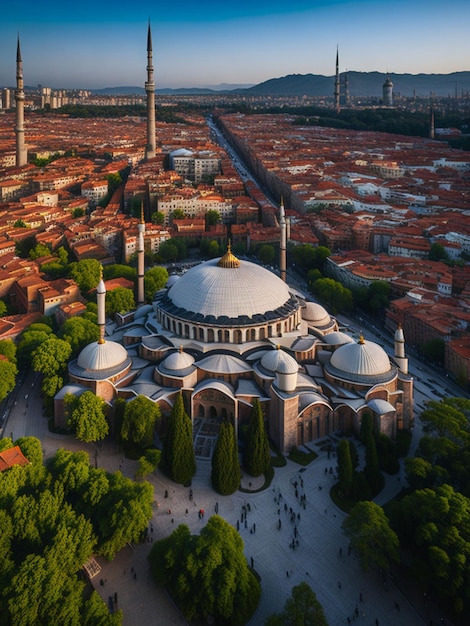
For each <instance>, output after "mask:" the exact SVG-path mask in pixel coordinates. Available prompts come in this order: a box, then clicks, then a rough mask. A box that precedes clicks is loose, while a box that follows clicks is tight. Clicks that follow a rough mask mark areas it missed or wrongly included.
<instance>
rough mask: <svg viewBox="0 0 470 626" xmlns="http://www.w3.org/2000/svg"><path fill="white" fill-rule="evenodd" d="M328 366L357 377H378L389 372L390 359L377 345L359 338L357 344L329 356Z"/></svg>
mask: <svg viewBox="0 0 470 626" xmlns="http://www.w3.org/2000/svg"><path fill="white" fill-rule="evenodd" d="M330 365H331V366H332V367H333V368H335V369H336V370H339V371H340V372H344V373H345V374H353V375H359V376H379V375H381V374H386V373H388V372H390V370H391V365H390V359H389V357H388V355H387V353H386V352H385V350H384V349H383V348H382V347H381V346H379V345H378V344H377V343H373V342H372V341H366V340H365V339H363V338H362V337H361V339H360V340H359V341H358V342H357V343H348V344H346V345H344V346H341V347H340V348H338V349H337V350H336V351H335V352H334V353H333V354H332V356H331V359H330Z"/></svg>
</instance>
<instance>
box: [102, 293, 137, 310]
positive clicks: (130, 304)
mask: <svg viewBox="0 0 470 626" xmlns="http://www.w3.org/2000/svg"><path fill="white" fill-rule="evenodd" d="M134 309H135V299H134V292H133V291H132V289H127V288H126V287H116V289H111V290H110V291H108V293H107V294H106V315H107V316H109V317H111V316H113V315H114V314H115V313H128V312H129V311H133V310H134Z"/></svg>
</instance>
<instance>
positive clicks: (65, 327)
mask: <svg viewBox="0 0 470 626" xmlns="http://www.w3.org/2000/svg"><path fill="white" fill-rule="evenodd" d="M59 338H60V339H63V340H64V341H67V343H69V344H70V347H71V348H72V355H71V356H72V357H75V356H77V355H78V354H79V352H80V351H81V350H82V349H83V348H84V347H85V346H87V345H88V344H89V343H93V342H94V341H98V339H99V338H100V330H99V328H98V324H96V323H94V322H92V321H91V320H89V319H87V318H85V317H79V316H77V317H71V318H69V319H67V320H65V322H64V323H63V324H62V326H61V327H60V329H59Z"/></svg>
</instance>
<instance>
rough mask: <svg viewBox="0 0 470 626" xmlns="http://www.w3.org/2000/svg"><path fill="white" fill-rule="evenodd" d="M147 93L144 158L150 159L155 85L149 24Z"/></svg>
mask: <svg viewBox="0 0 470 626" xmlns="http://www.w3.org/2000/svg"><path fill="white" fill-rule="evenodd" d="M145 91H146V93H147V145H146V147H145V158H146V159H152V158H153V157H154V156H155V152H156V139H155V135H156V134H155V83H154V80H153V53H152V33H151V31H150V22H149V27H148V34H147V80H146V82H145Z"/></svg>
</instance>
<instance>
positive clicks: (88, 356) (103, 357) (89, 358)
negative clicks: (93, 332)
mask: <svg viewBox="0 0 470 626" xmlns="http://www.w3.org/2000/svg"><path fill="white" fill-rule="evenodd" d="M128 358H129V355H128V354H127V350H126V349H125V348H124V347H123V346H121V344H119V343H116V342H114V341H103V342H99V341H94V342H93V343H89V344H88V345H87V346H85V347H84V348H83V350H82V351H81V352H80V354H79V355H78V359H77V365H78V366H79V367H81V368H82V369H84V370H88V371H90V370H91V371H102V370H108V369H112V368H114V367H117V366H119V365H122V364H124V363H125V362H126V361H127V359H128Z"/></svg>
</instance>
